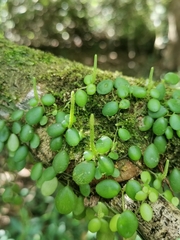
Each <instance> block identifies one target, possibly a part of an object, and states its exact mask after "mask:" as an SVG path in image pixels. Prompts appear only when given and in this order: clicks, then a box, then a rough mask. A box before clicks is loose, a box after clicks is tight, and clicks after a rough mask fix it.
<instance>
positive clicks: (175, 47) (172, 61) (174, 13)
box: [164, 0, 180, 71]
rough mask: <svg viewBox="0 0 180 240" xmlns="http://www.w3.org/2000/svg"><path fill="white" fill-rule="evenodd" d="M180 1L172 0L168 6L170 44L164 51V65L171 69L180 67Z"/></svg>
mask: <svg viewBox="0 0 180 240" xmlns="http://www.w3.org/2000/svg"><path fill="white" fill-rule="evenodd" d="M179 13H180V1H179V0H171V1H170V3H169V6H168V44H167V47H166V49H165V51H164V66H165V69H168V70H170V71H179V69H180V14H179Z"/></svg>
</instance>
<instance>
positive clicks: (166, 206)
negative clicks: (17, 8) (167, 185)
mask: <svg viewBox="0 0 180 240" xmlns="http://www.w3.org/2000/svg"><path fill="white" fill-rule="evenodd" d="M0 64H1V68H0V116H1V118H4V119H8V117H9V114H10V113H11V112H12V110H13V109H14V108H15V107H17V108H21V109H25V110H26V109H28V100H29V99H30V98H32V97H33V94H34V92H33V85H32V78H33V77H35V78H36V79H37V89H38V94H39V95H42V94H44V93H46V92H52V93H53V94H54V95H55V96H56V103H57V107H58V110H59V109H64V110H65V111H69V105H70V104H69V102H70V95H71V91H72V90H76V89H77V88H80V87H84V83H83V78H84V76H85V75H87V74H91V73H92V69H91V68H89V67H86V66H83V65H81V64H79V63H76V62H71V61H68V60H66V59H63V58H57V57H54V56H53V55H51V54H48V53H43V52H41V51H37V50H33V49H30V48H27V47H25V46H17V45H15V44H13V43H11V42H9V41H6V40H4V39H3V38H0ZM117 76H122V74H121V73H120V72H108V71H101V70H97V80H96V81H97V82H98V81H100V80H103V79H108V78H109V79H115V78H116V77H117ZM125 78H126V79H127V80H128V81H129V82H130V83H131V84H136V85H140V86H143V85H144V84H145V81H144V80H140V79H134V78H130V77H125ZM113 97H114V95H111V94H108V95H106V97H105V98H104V95H102V96H99V95H98V96H97V94H95V95H93V96H89V100H88V103H87V106H86V108H85V109H80V108H76V113H75V115H76V118H77V122H76V123H75V127H77V129H78V130H82V131H83V133H84V135H85V138H84V139H85V140H82V143H80V145H78V147H74V149H73V151H72V148H71V149H69V154H70V158H71V159H72V160H74V161H71V164H70V165H71V166H70V167H69V168H68V170H67V171H68V173H69V174H71V173H72V169H73V167H74V166H75V165H76V164H77V163H78V162H80V161H82V160H83V157H82V155H83V152H84V150H86V149H87V147H88V144H89V140H88V136H89V116H90V114H91V113H93V114H94V116H95V139H96V140H97V139H98V138H99V137H100V136H102V135H107V136H110V137H111V138H112V139H113V138H114V137H115V134H114V133H116V131H117V126H116V125H115V124H117V125H119V126H123V127H125V128H127V129H128V130H129V131H130V132H131V134H132V136H133V140H130V141H128V142H120V141H117V149H118V154H119V157H120V160H119V161H117V162H116V163H117V164H116V167H117V168H118V169H119V170H120V172H121V175H120V177H119V178H117V179H116V180H117V181H118V182H120V183H121V184H122V185H124V184H125V183H126V181H127V180H129V179H131V178H138V177H139V173H140V171H141V170H142V169H143V168H145V167H144V165H143V163H142V162H141V161H139V162H138V163H137V162H136V164H134V163H132V162H131V161H129V158H128V157H127V150H128V148H129V146H130V145H132V144H133V145H134V144H137V145H139V146H141V150H142V152H143V151H144V150H145V148H146V147H147V146H148V145H149V144H150V143H151V142H152V133H151V132H140V131H139V129H138V125H139V123H140V121H141V119H142V117H143V116H144V115H146V112H147V109H146V102H147V101H148V97H147V99H136V98H133V100H132V103H131V104H132V105H131V107H130V109H129V110H127V111H121V112H120V113H119V115H118V116H117V117H111V118H106V117H103V116H102V114H101V109H102V106H103V105H104V103H105V102H108V100H110V99H111V98H113ZM53 121H54V118H53V116H52V117H51V118H50V122H53ZM36 131H37V132H38V134H39V136H40V138H41V145H40V147H39V148H38V150H33V151H32V154H33V156H34V157H35V159H38V161H42V162H43V164H44V166H49V165H51V162H52V159H53V156H54V155H55V154H54V153H53V152H52V151H51V150H50V147H49V141H50V140H49V137H48V135H47V132H46V127H40V126H39V127H38V128H37V129H36ZM179 145H180V139H179V138H178V137H174V138H173V139H172V140H170V141H169V142H168V147H167V151H166V153H165V154H163V155H161V160H160V164H159V165H158V167H157V168H156V169H155V170H156V171H160V169H163V165H164V163H165V160H166V159H169V160H170V169H171V168H172V167H174V166H177V167H178V166H180V154H179ZM145 169H146V168H145ZM59 179H60V180H62V181H64V182H65V181H66V182H67V181H68V182H69V184H70V185H71V186H72V187H73V188H75V189H77V185H76V184H75V183H74V182H73V181H72V177H70V178H69V179H67V177H66V179H64V175H63V174H62V176H59ZM91 190H92V198H90V199H89V200H88V201H89V203H86V204H89V205H92V204H93V199H94V197H95V199H96V198H97V199H99V197H98V196H96V194H95V191H94V183H93V184H92V186H91ZM121 198H122V196H121V194H119V195H118V197H115V198H114V199H112V200H110V201H107V200H103V199H101V201H104V202H106V203H107V204H108V205H109V206H110V207H111V208H113V209H115V210H117V211H119V212H121V211H122V209H121V201H122V199H121ZM91 201H92V202H91ZM151 205H152V208H153V212H154V217H153V219H152V221H150V222H145V221H143V220H142V218H141V217H140V215H138V219H139V229H138V231H139V233H140V234H141V236H143V239H145V240H146V239H147V240H151V239H152V240H154V239H157V240H159V239H161V240H163V239H164V240H168V239H171V240H172V239H177V238H178V237H180V211H179V210H178V208H175V207H173V206H172V205H171V204H170V203H168V202H167V201H166V200H164V198H162V197H160V198H159V200H158V201H157V202H156V203H153V204H152V203H151ZM125 206H126V207H127V208H129V209H132V210H133V211H136V210H137V209H138V206H139V203H138V202H133V201H132V200H130V199H129V198H128V197H127V196H125Z"/></svg>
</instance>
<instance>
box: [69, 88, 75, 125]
mask: <svg viewBox="0 0 180 240" xmlns="http://www.w3.org/2000/svg"><path fill="white" fill-rule="evenodd" d="M74 106H75V93H74V91H72V92H71V108H70V116H69V125H68V128H72V125H73V122H74Z"/></svg>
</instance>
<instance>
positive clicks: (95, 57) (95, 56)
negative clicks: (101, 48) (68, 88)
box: [92, 54, 97, 83]
mask: <svg viewBox="0 0 180 240" xmlns="http://www.w3.org/2000/svg"><path fill="white" fill-rule="evenodd" d="M96 72H97V54H95V55H94V70H93V77H92V83H95V81H96Z"/></svg>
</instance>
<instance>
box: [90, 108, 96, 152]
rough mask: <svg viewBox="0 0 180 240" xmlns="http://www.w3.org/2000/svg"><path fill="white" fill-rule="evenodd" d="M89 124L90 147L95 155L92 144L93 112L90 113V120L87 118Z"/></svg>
mask: <svg viewBox="0 0 180 240" xmlns="http://www.w3.org/2000/svg"><path fill="white" fill-rule="evenodd" d="M89 125H90V149H91V151H92V152H93V153H94V155H96V148H95V145H94V114H93V113H91V115H90V120H89Z"/></svg>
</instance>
